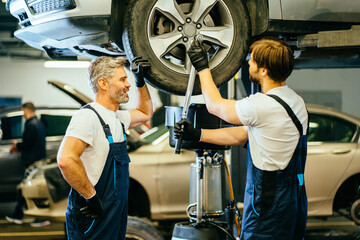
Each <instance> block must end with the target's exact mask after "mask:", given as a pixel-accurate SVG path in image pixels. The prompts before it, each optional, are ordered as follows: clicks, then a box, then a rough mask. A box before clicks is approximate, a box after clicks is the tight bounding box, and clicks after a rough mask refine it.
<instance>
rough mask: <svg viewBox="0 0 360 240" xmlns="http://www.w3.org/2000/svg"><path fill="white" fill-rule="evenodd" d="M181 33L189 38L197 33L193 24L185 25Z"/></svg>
mask: <svg viewBox="0 0 360 240" xmlns="http://www.w3.org/2000/svg"><path fill="white" fill-rule="evenodd" d="M183 33H184V34H185V36H187V37H189V38H191V37H194V36H195V34H196V33H197V31H196V26H194V25H193V24H186V25H185V27H184V32H183Z"/></svg>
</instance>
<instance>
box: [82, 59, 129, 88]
mask: <svg viewBox="0 0 360 240" xmlns="http://www.w3.org/2000/svg"><path fill="white" fill-rule="evenodd" d="M125 63H126V60H125V58H123V57H117V58H114V57H98V58H95V59H93V60H92V61H91V64H90V66H89V68H88V80H89V86H90V88H91V90H92V91H93V92H94V93H95V94H96V93H97V92H98V88H99V86H98V80H99V79H100V78H105V79H110V78H112V77H113V76H114V74H115V71H116V69H117V68H118V67H121V66H124V65H125Z"/></svg>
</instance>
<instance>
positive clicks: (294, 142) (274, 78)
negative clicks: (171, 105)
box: [174, 38, 308, 240]
mask: <svg viewBox="0 0 360 240" xmlns="http://www.w3.org/2000/svg"><path fill="white" fill-rule="evenodd" d="M250 51H251V58H250V60H249V75H250V76H249V78H250V81H252V82H254V83H258V84H260V85H261V88H262V90H263V92H262V93H256V94H254V95H250V96H249V97H246V98H244V99H242V100H239V101H235V100H228V99H224V98H222V97H221V95H220V93H219V91H218V89H217V88H216V85H215V84H214V81H213V79H212V76H211V72H210V70H209V65H208V59H207V53H206V51H205V49H204V46H203V45H202V43H201V42H199V41H194V42H193V44H192V46H191V48H190V49H189V51H188V54H189V57H190V59H191V62H192V64H193V65H194V67H195V68H196V70H197V71H198V74H199V77H200V82H201V90H202V94H203V97H204V100H205V103H206V107H207V109H208V111H209V112H210V113H211V114H214V115H216V116H218V117H219V118H222V119H223V120H225V121H227V122H229V123H232V124H235V125H243V126H240V127H231V128H222V129H213V130H210V129H196V128H194V127H193V124H192V123H190V122H189V121H187V120H182V121H180V122H178V123H176V124H175V127H174V132H175V136H176V137H179V136H180V134H183V139H184V140H193V141H201V142H208V143H214V144H218V145H241V144H245V143H246V142H247V141H248V145H247V151H248V154H247V179H246V189H245V196H244V212H243V222H242V230H241V239H243V240H246V239H276V240H289V239H304V236H305V230H306V221H307V197H306V192H305V185H304V168H305V161H306V154H307V135H306V134H307V129H308V113H307V110H306V107H305V103H304V101H303V99H302V98H301V97H300V96H299V95H297V94H296V93H295V92H294V91H293V90H292V89H290V88H289V87H288V86H287V85H286V79H287V78H288V77H289V75H290V74H291V72H292V70H293V68H294V55H293V51H292V50H291V48H290V47H289V46H288V45H287V44H286V43H285V42H284V41H282V40H280V39H276V38H271V39H270V38H268V39H261V40H258V41H256V42H254V43H253V44H252V45H251V47H250ZM182 125H184V127H183V130H182Z"/></svg>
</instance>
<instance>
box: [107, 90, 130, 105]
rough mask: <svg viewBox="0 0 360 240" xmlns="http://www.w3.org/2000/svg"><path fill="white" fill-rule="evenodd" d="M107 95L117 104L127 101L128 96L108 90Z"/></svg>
mask: <svg viewBox="0 0 360 240" xmlns="http://www.w3.org/2000/svg"><path fill="white" fill-rule="evenodd" d="M109 95H110V98H112V99H114V100H115V101H116V102H117V103H118V104H121V103H127V102H129V97H128V96H125V94H124V93H120V92H113V91H110V93H109Z"/></svg>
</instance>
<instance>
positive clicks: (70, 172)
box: [59, 158, 95, 198]
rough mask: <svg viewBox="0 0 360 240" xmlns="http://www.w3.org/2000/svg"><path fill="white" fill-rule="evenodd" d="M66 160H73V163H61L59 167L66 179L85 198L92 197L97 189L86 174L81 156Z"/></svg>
mask: <svg viewBox="0 0 360 240" xmlns="http://www.w3.org/2000/svg"><path fill="white" fill-rule="evenodd" d="M66 162H71V163H72V164H71V165H70V164H63V163H61V162H60V163H59V167H60V169H61V172H62V174H63V176H64V178H65V180H66V181H67V182H68V183H69V185H70V186H71V187H73V188H74V189H75V190H76V191H77V192H78V193H80V194H81V195H82V196H84V197H85V198H90V197H92V196H93V195H94V194H95V189H94V186H93V185H92V184H91V182H90V180H89V178H88V176H87V175H86V172H85V168H84V165H83V164H82V162H81V160H80V158H79V159H77V160H75V159H68V160H66Z"/></svg>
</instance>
